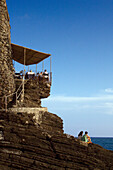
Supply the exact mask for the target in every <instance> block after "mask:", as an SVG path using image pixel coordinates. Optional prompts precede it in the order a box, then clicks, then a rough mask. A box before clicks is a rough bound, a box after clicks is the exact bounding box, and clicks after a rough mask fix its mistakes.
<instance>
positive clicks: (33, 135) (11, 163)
mask: <svg viewBox="0 0 113 170" xmlns="http://www.w3.org/2000/svg"><path fill="white" fill-rule="evenodd" d="M62 128H63V122H62V120H61V118H59V117H58V116H57V115H55V114H52V113H48V112H44V111H39V112H37V113H29V114H28V113H22V112H17V113H16V112H8V113H7V114H6V113H5V112H1V113H0V130H1V131H0V134H1V138H0V169H1V170H13V169H21V170H31V169H33V170H37V169H40V170H41V169H43V170H44V169H56V170H60V169H62V170H63V169H70V170H72V169H75V170H76V169H83V170H85V169H91V170H92V169H95V170H96V169H105V170H107V169H110V170H112V169H113V152H112V151H108V150H105V149H103V148H102V147H101V146H99V145H96V144H89V145H84V143H80V141H78V140H77V139H76V138H74V137H73V136H69V135H66V134H64V133H63V129H62Z"/></svg>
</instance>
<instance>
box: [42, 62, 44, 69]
mask: <svg viewBox="0 0 113 170" xmlns="http://www.w3.org/2000/svg"><path fill="white" fill-rule="evenodd" d="M42 72H44V60H43V61H42Z"/></svg>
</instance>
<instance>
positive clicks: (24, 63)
mask: <svg viewBox="0 0 113 170" xmlns="http://www.w3.org/2000/svg"><path fill="white" fill-rule="evenodd" d="M25 61H26V48H24V76H23V100H24V80H25Z"/></svg>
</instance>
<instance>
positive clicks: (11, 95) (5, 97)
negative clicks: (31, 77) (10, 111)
mask: <svg viewBox="0 0 113 170" xmlns="http://www.w3.org/2000/svg"><path fill="white" fill-rule="evenodd" d="M22 86H23V82H22V83H21V84H20V86H19V88H18V89H17V91H16V92H14V93H11V94H9V95H7V96H6V95H5V96H3V97H0V99H2V101H4V105H5V106H4V108H3V109H4V110H5V111H6V112H7V108H8V98H9V97H14V95H15V96H16V99H15V102H16V103H15V104H16V106H17V100H18V99H19V97H20V95H21V94H22V92H23V89H21V87H22ZM19 90H21V91H20V92H19ZM18 92H19V94H18ZM3 109H2V110H3Z"/></svg>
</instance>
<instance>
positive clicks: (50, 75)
mask: <svg viewBox="0 0 113 170" xmlns="http://www.w3.org/2000/svg"><path fill="white" fill-rule="evenodd" d="M50 83H51V84H52V57H50Z"/></svg>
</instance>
